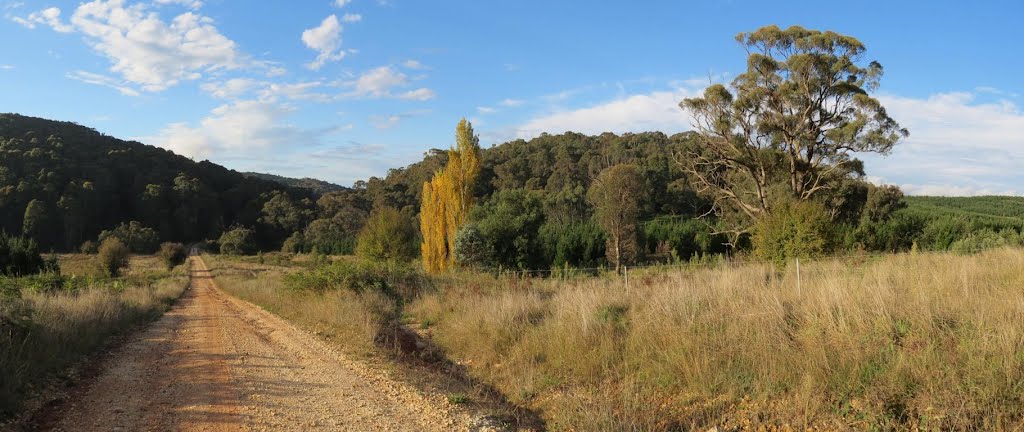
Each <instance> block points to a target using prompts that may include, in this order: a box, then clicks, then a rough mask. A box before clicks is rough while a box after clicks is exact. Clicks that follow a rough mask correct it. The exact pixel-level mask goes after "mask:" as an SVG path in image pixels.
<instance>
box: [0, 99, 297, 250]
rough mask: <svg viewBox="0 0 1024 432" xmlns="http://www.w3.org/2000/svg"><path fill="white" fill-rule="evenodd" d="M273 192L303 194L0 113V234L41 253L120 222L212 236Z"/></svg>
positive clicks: (65, 126) (253, 216) (241, 220)
mask: <svg viewBox="0 0 1024 432" xmlns="http://www.w3.org/2000/svg"><path fill="white" fill-rule="evenodd" d="M280 193H285V194H287V195H289V196H291V197H292V198H294V199H296V200H301V199H303V198H308V197H310V196H311V195H312V193H310V192H308V191H306V190H302V189H297V188H290V187H287V186H284V185H281V184H280V183H277V182H272V181H268V180H263V179H258V178H251V177H246V176H244V175H242V174H241V173H239V172H236V171H232V170H229V169H227V168H224V167H222V166H220V165H217V164H214V163H211V162H208V161H202V162H194V161H192V160H190V159H188V158H186V157H183V156H179V155H176V154H174V153H173V152H170V151H168V150H165V149H162V148H158V147H153V146H148V145H144V144H141V143H138V142H130V141H123V140H119V139H117V138H113V137H110V136H106V135H103V134H101V133H99V132H97V131H95V130H93V129H90V128H88V127H85V126H81V125H78V124H76V123H71V122H60V121H53V120H46V119H40V118H34V117H26V116H22V115H18V114H0V230H2V231H6V232H8V233H21V232H23V231H25V232H27V233H28V234H30V235H31V236H32V237H34V238H36V240H37V241H38V242H39V243H40V245H41V246H42V249H43V250H50V249H55V250H73V249H76V248H77V247H78V246H79V245H80V244H81V243H82V242H83V241H85V240H94V239H96V236H97V234H99V232H100V231H102V230H105V229H110V228H113V227H116V226H117V225H119V224H121V223H124V222H128V221H140V222H142V224H143V225H145V226H147V227H151V228H154V229H156V230H157V231H158V232H159V235H160V239H161V240H165V241H166V240H174V241H183V242H189V241H198V240H202V239H208V238H214V239H215V238H217V237H219V236H220V234H221V232H222V231H223V230H224V229H226V228H229V227H232V226H235V225H243V226H248V227H256V226H257V225H259V224H260V223H261V222H260V217H261V215H262V213H261V212H262V209H263V206H264V203H265V202H266V201H267V200H269V199H270V197H272V196H273V195H274V194H280ZM28 231H31V232H28ZM264 232H270V231H267V230H261V231H260V233H264ZM261 235H263V236H264V237H267V236H271V235H273V234H261ZM260 241H261V243H264V244H272V243H276V242H278V241H279V239H276V238H261V239H260Z"/></svg>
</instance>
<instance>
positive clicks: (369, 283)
mask: <svg viewBox="0 0 1024 432" xmlns="http://www.w3.org/2000/svg"><path fill="white" fill-rule="evenodd" d="M284 282H285V286H287V287H288V288H290V289H291V290H293V291H308V292H316V293H323V292H327V291H336V290H348V291H352V292H356V293H361V292H367V291H373V292H379V293H382V294H385V295H388V296H391V297H394V298H397V299H402V300H409V299H411V298H413V297H414V296H415V295H416V294H417V293H418V292H419V290H420V288H421V287H422V286H423V285H424V284H425V282H426V279H425V277H424V275H423V274H422V273H421V272H420V271H418V270H416V269H414V268H413V267H411V266H409V265H404V264H399V263H395V262H373V261H365V260H344V261H338V262H334V263H330V264H327V265H323V266H320V267H317V268H315V269H312V270H308V271H301V272H297V273H291V274H289V275H287V276H285V279H284Z"/></svg>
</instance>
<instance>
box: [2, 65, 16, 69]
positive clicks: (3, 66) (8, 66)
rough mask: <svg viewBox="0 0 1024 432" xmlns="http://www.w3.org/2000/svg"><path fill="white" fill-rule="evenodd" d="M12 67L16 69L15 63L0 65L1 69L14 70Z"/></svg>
mask: <svg viewBox="0 0 1024 432" xmlns="http://www.w3.org/2000/svg"><path fill="white" fill-rule="evenodd" d="M12 69H14V65H9V64H5V65H0V70H12Z"/></svg>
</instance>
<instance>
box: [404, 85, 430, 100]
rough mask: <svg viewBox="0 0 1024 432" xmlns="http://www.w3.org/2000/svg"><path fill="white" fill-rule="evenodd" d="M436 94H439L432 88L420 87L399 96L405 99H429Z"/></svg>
mask: <svg viewBox="0 0 1024 432" xmlns="http://www.w3.org/2000/svg"><path fill="white" fill-rule="evenodd" d="M435 96H437V94H436V93H434V91H433V90H431V89H428V88H418V89H416V90H410V91H407V92H405V93H402V94H399V95H398V98H399V99H405V100H418V101H427V100H431V99H433V98H434V97H435Z"/></svg>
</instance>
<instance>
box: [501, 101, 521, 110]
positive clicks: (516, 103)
mask: <svg viewBox="0 0 1024 432" xmlns="http://www.w3.org/2000/svg"><path fill="white" fill-rule="evenodd" d="M524 103H526V101H524V100H521V99H505V100H503V101H501V106H503V107H509V108H516V107H520V106H523V104H524Z"/></svg>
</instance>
